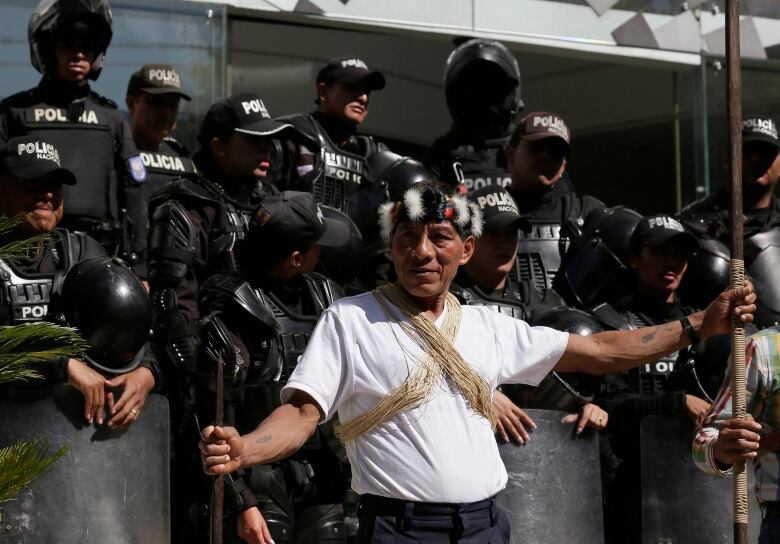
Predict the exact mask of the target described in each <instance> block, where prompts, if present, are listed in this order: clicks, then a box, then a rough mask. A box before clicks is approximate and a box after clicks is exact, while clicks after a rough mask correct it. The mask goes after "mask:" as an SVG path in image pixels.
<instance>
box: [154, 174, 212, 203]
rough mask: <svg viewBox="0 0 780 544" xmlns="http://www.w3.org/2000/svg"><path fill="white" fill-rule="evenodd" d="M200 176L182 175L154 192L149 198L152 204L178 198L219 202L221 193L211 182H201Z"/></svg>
mask: <svg viewBox="0 0 780 544" xmlns="http://www.w3.org/2000/svg"><path fill="white" fill-rule="evenodd" d="M200 180H202V178H200V177H181V178H177V179H175V180H173V181H171V182H170V183H167V184H165V185H164V186H163V187H161V188H160V189H158V190H157V191H155V192H154V193H152V196H151V197H150V198H149V202H150V205H151V204H152V203H153V202H154V203H159V202H160V201H165V200H169V199H171V198H176V199H188V198H190V199H194V200H201V201H205V202H219V194H218V193H217V192H216V191H215V190H213V189H212V187H211V186H210V184H206V183H201V182H200Z"/></svg>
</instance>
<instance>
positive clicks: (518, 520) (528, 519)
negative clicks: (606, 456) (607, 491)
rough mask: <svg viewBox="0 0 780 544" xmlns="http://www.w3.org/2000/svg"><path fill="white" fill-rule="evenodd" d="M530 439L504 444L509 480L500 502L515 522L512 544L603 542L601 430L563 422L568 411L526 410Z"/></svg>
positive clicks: (500, 448)
mask: <svg viewBox="0 0 780 544" xmlns="http://www.w3.org/2000/svg"><path fill="white" fill-rule="evenodd" d="M525 412H526V413H527V414H528V415H529V416H531V418H533V420H534V421H535V422H536V425H537V429H535V430H533V431H532V432H531V433H530V434H531V438H530V440H529V441H528V442H527V443H526V444H525V445H521V446H518V445H516V444H514V443H510V444H503V443H501V444H499V452H500V453H501V458H502V459H503V461H504V465H505V466H506V471H507V474H508V475H509V480H508V482H507V484H506V489H504V490H503V491H502V492H501V493H499V494H498V497H497V501H498V504H499V506H500V507H501V508H503V509H504V511H505V512H506V514H507V516H509V520H510V522H511V524H512V539H511V543H512V544H521V543H522V544H550V543H552V542H565V543H566V544H602V543H603V542H604V520H603V514H602V508H601V466H600V464H599V445H598V433H596V432H595V431H594V430H592V429H585V430H584V431H583V432H582V434H581V435H579V436H576V435H575V434H574V426H573V425H567V424H564V423H561V418H562V417H563V416H565V415H566V412H556V411H552V410H530V409H529V410H525Z"/></svg>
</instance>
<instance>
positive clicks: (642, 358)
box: [555, 283, 756, 374]
mask: <svg viewBox="0 0 780 544" xmlns="http://www.w3.org/2000/svg"><path fill="white" fill-rule="evenodd" d="M755 302H756V295H755V294H754V293H753V286H752V285H751V284H750V283H748V284H747V285H746V286H745V287H742V288H740V289H731V290H728V291H724V292H723V293H721V294H720V295H719V296H718V298H716V299H715V300H714V301H713V302H712V303H711V304H710V305H709V306H708V307H707V309H706V310H704V311H701V312H696V313H694V314H691V315H689V316H688V320H689V321H690V323H691V326H692V327H693V330H694V332H695V334H696V335H697V336H698V337H699V338H701V339H702V340H703V339H705V338H709V337H710V336H713V335H716V334H726V333H728V332H729V330H730V325H731V317H732V316H733V317H736V318H737V319H740V320H741V321H743V322H745V323H747V322H751V321H753V312H755V310H756V305H755ZM689 344H691V338H690V337H689V336H688V335H687V334H686V333H685V331H684V330H683V326H682V324H681V323H680V322H679V321H672V322H670V323H665V324H663V325H657V326H655V327H644V328H641V329H636V330H633V331H607V332H602V333H599V334H594V335H592V336H578V335H575V334H571V335H569V342H568V344H567V346H566V351H565V352H564V353H563V356H561V359H560V360H559V361H558V364H557V365H555V370H557V371H560V372H587V373H589V374H607V373H610V372H621V371H623V370H627V369H629V368H633V367H636V366H640V365H642V364H645V363H649V362H651V361H655V360H657V359H658V358H660V357H662V356H663V355H666V354H668V353H672V352H674V351H678V350H680V349H682V348H684V347H685V346H688V345H689Z"/></svg>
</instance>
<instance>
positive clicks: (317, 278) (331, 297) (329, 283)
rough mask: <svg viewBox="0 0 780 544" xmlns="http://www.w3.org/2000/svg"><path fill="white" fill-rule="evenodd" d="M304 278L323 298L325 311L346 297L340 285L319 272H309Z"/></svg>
mask: <svg viewBox="0 0 780 544" xmlns="http://www.w3.org/2000/svg"><path fill="white" fill-rule="evenodd" d="M304 278H305V279H306V280H307V281H308V282H309V284H310V285H311V286H312V287H314V288H315V289H316V291H317V293H318V294H319V295H320V296H322V300H323V302H324V308H323V309H325V308H327V307H328V306H330V305H331V304H333V303H334V302H336V301H337V300H338V299H340V298H343V297H344V296H345V294H344V289H343V288H342V287H341V286H340V285H339V284H338V283H336V282H335V281H333V280H331V279H330V278H328V277H327V276H324V275H322V274H320V273H319V272H309V273H307V274H304Z"/></svg>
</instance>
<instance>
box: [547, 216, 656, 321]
mask: <svg viewBox="0 0 780 544" xmlns="http://www.w3.org/2000/svg"><path fill="white" fill-rule="evenodd" d="M641 220H642V216H641V215H640V214H638V213H637V212H635V211H634V210H632V209H629V208H625V207H623V206H615V207H614V208H600V209H598V210H594V211H592V212H590V213H589V214H588V216H587V217H586V218H585V224H584V225H583V228H582V236H581V237H580V238H579V239H578V240H577V242H576V243H575V244H572V246H571V247H570V248H569V250H568V251H567V252H566V255H565V256H564V259H563V262H562V263H561V268H560V269H559V270H558V274H557V275H556V276H555V280H554V283H553V287H554V288H555V290H556V291H558V293H560V294H561V296H563V297H564V299H566V300H567V301H569V303H570V304H572V305H576V306H578V307H581V308H590V307H592V306H593V305H594V304H596V303H599V302H614V301H615V300H617V299H618V298H620V297H621V296H623V295H625V294H626V292H627V290H628V289H629V286H630V285H631V274H630V273H629V267H628V259H629V256H630V254H631V236H632V234H633V233H634V230H635V229H636V226H637V225H638V224H639V221H641Z"/></svg>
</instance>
